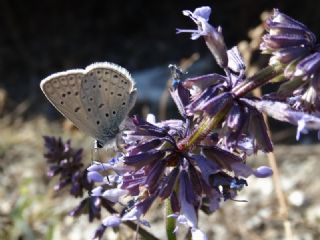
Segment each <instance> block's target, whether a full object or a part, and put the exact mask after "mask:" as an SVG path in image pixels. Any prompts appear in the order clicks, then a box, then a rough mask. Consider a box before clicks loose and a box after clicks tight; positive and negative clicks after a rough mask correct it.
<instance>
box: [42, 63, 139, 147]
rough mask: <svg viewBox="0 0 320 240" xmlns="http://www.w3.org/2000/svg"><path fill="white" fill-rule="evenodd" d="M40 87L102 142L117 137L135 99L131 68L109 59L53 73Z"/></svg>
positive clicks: (59, 109) (66, 115)
mask: <svg viewBox="0 0 320 240" xmlns="http://www.w3.org/2000/svg"><path fill="white" fill-rule="evenodd" d="M40 87H41V89H42V91H43V92H44V94H45V95H46V97H47V98H48V99H49V101H50V102H51V103H52V104H53V105H54V106H55V107H56V108H57V110H58V111H59V112H61V113H62V114H63V115H64V116H65V117H66V118H68V119H69V120H71V121H72V122H73V123H74V124H75V126H76V127H77V128H79V129H80V130H82V131H83V132H85V133H87V134H88V135H90V136H92V137H93V138H95V139H96V140H98V141H99V143H100V144H102V145H104V144H105V143H107V142H108V141H109V140H110V139H112V138H114V137H115V135H116V133H117V132H118V129H119V125H120V124H121V122H122V121H123V120H124V119H125V118H126V116H127V114H128V113H129V111H130V110H131V108H132V107H133V105H134V103H135V100H136V89H135V88H134V81H133V79H132V77H131V76H130V74H129V73H128V71H127V70H126V69H124V68H122V67H120V66H118V65H116V64H112V63H108V62H104V63H95V64H92V65H89V66H88V67H87V68H86V69H85V70H83V69H76V70H69V71H65V72H61V73H56V74H53V75H50V76H49V77H47V78H45V79H44V80H42V81H41V84H40Z"/></svg>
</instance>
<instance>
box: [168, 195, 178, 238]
mask: <svg viewBox="0 0 320 240" xmlns="http://www.w3.org/2000/svg"><path fill="white" fill-rule="evenodd" d="M165 211H166V214H165V218H166V232H167V239H168V240H176V239H177V238H176V234H175V233H174V229H175V228H176V219H175V218H173V217H169V218H168V217H167V216H169V215H171V214H173V211H172V207H171V203H170V199H169V198H167V199H166V200H165Z"/></svg>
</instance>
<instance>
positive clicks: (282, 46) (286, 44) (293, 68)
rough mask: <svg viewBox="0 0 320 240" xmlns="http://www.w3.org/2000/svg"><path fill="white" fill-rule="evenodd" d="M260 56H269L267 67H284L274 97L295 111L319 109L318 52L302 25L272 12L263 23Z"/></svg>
mask: <svg viewBox="0 0 320 240" xmlns="http://www.w3.org/2000/svg"><path fill="white" fill-rule="evenodd" d="M265 26H266V30H267V31H268V34H265V35H264V36H263V41H262V43H261V46H260V49H261V50H262V53H267V54H272V55H273V56H272V57H271V58H270V65H276V64H283V65H284V66H285V69H284V72H283V77H284V78H283V79H284V80H287V81H286V82H285V83H283V84H282V86H281V87H280V89H279V91H278V95H279V96H278V97H281V98H287V101H288V103H290V105H291V106H292V107H293V108H294V109H296V110H302V111H307V112H316V111H319V110H320V108H319V107H320V101H319V93H320V51H319V50H320V49H319V44H318V43H317V39H316V37H315V35H314V34H313V33H312V32H311V31H310V30H309V29H308V28H307V27H306V26H305V25H304V24H302V23H300V22H298V21H296V20H294V19H292V18H290V17H289V16H287V15H285V14H283V13H281V12H280V11H279V10H278V9H275V10H274V12H273V14H272V16H271V17H270V18H269V19H268V20H267V21H266V24H265Z"/></svg>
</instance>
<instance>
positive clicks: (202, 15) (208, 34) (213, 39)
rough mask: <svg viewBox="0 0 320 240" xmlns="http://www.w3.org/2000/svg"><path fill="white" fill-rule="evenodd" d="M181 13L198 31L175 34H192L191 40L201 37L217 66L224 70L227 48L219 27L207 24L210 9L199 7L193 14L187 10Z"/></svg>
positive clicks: (183, 30) (182, 30) (226, 62)
mask: <svg viewBox="0 0 320 240" xmlns="http://www.w3.org/2000/svg"><path fill="white" fill-rule="evenodd" d="M182 13H183V15H185V16H188V17H190V18H191V19H192V20H193V21H194V22H195V23H196V24H197V26H198V29H197V30H185V29H177V33H182V32H187V33H192V35H191V39H192V40H195V39H198V38H199V37H200V36H203V37H204V39H205V41H206V44H207V46H208V48H209V50H210V51H211V53H212V54H213V56H214V57H215V59H216V61H217V63H218V65H219V66H220V67H222V68H224V69H226V68H227V67H228V56H227V48H226V45H225V43H224V39H223V35H222V29H221V28H220V27H218V28H217V29H216V28H214V27H213V26H212V25H210V24H209V23H208V20H209V16H210V13H211V8H210V7H200V8H196V9H195V11H194V12H193V13H192V12H191V11H189V10H184V11H183V12H182Z"/></svg>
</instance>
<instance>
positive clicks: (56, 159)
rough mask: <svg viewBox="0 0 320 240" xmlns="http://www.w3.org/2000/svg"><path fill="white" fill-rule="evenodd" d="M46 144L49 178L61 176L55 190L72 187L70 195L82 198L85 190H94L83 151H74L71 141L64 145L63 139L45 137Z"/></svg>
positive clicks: (45, 155)
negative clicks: (85, 164) (85, 166)
mask: <svg viewBox="0 0 320 240" xmlns="http://www.w3.org/2000/svg"><path fill="white" fill-rule="evenodd" d="M44 142H45V154H44V157H45V158H46V159H47V162H48V165H49V169H48V172H47V175H48V176H49V177H54V176H56V175H60V179H59V182H58V183H57V184H56V185H55V187H54V189H55V190H56V191H58V190H61V189H62V188H64V187H66V186H67V185H71V188H70V193H71V194H72V195H73V196H75V197H82V195H83V190H84V189H85V190H90V189H91V188H92V184H91V183H90V182H89V181H88V180H87V171H86V170H85V168H84V165H83V163H82V149H77V150H75V149H73V148H72V147H71V142H70V141H67V142H66V143H63V142H62V140H61V138H55V137H48V136H45V137H44Z"/></svg>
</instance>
